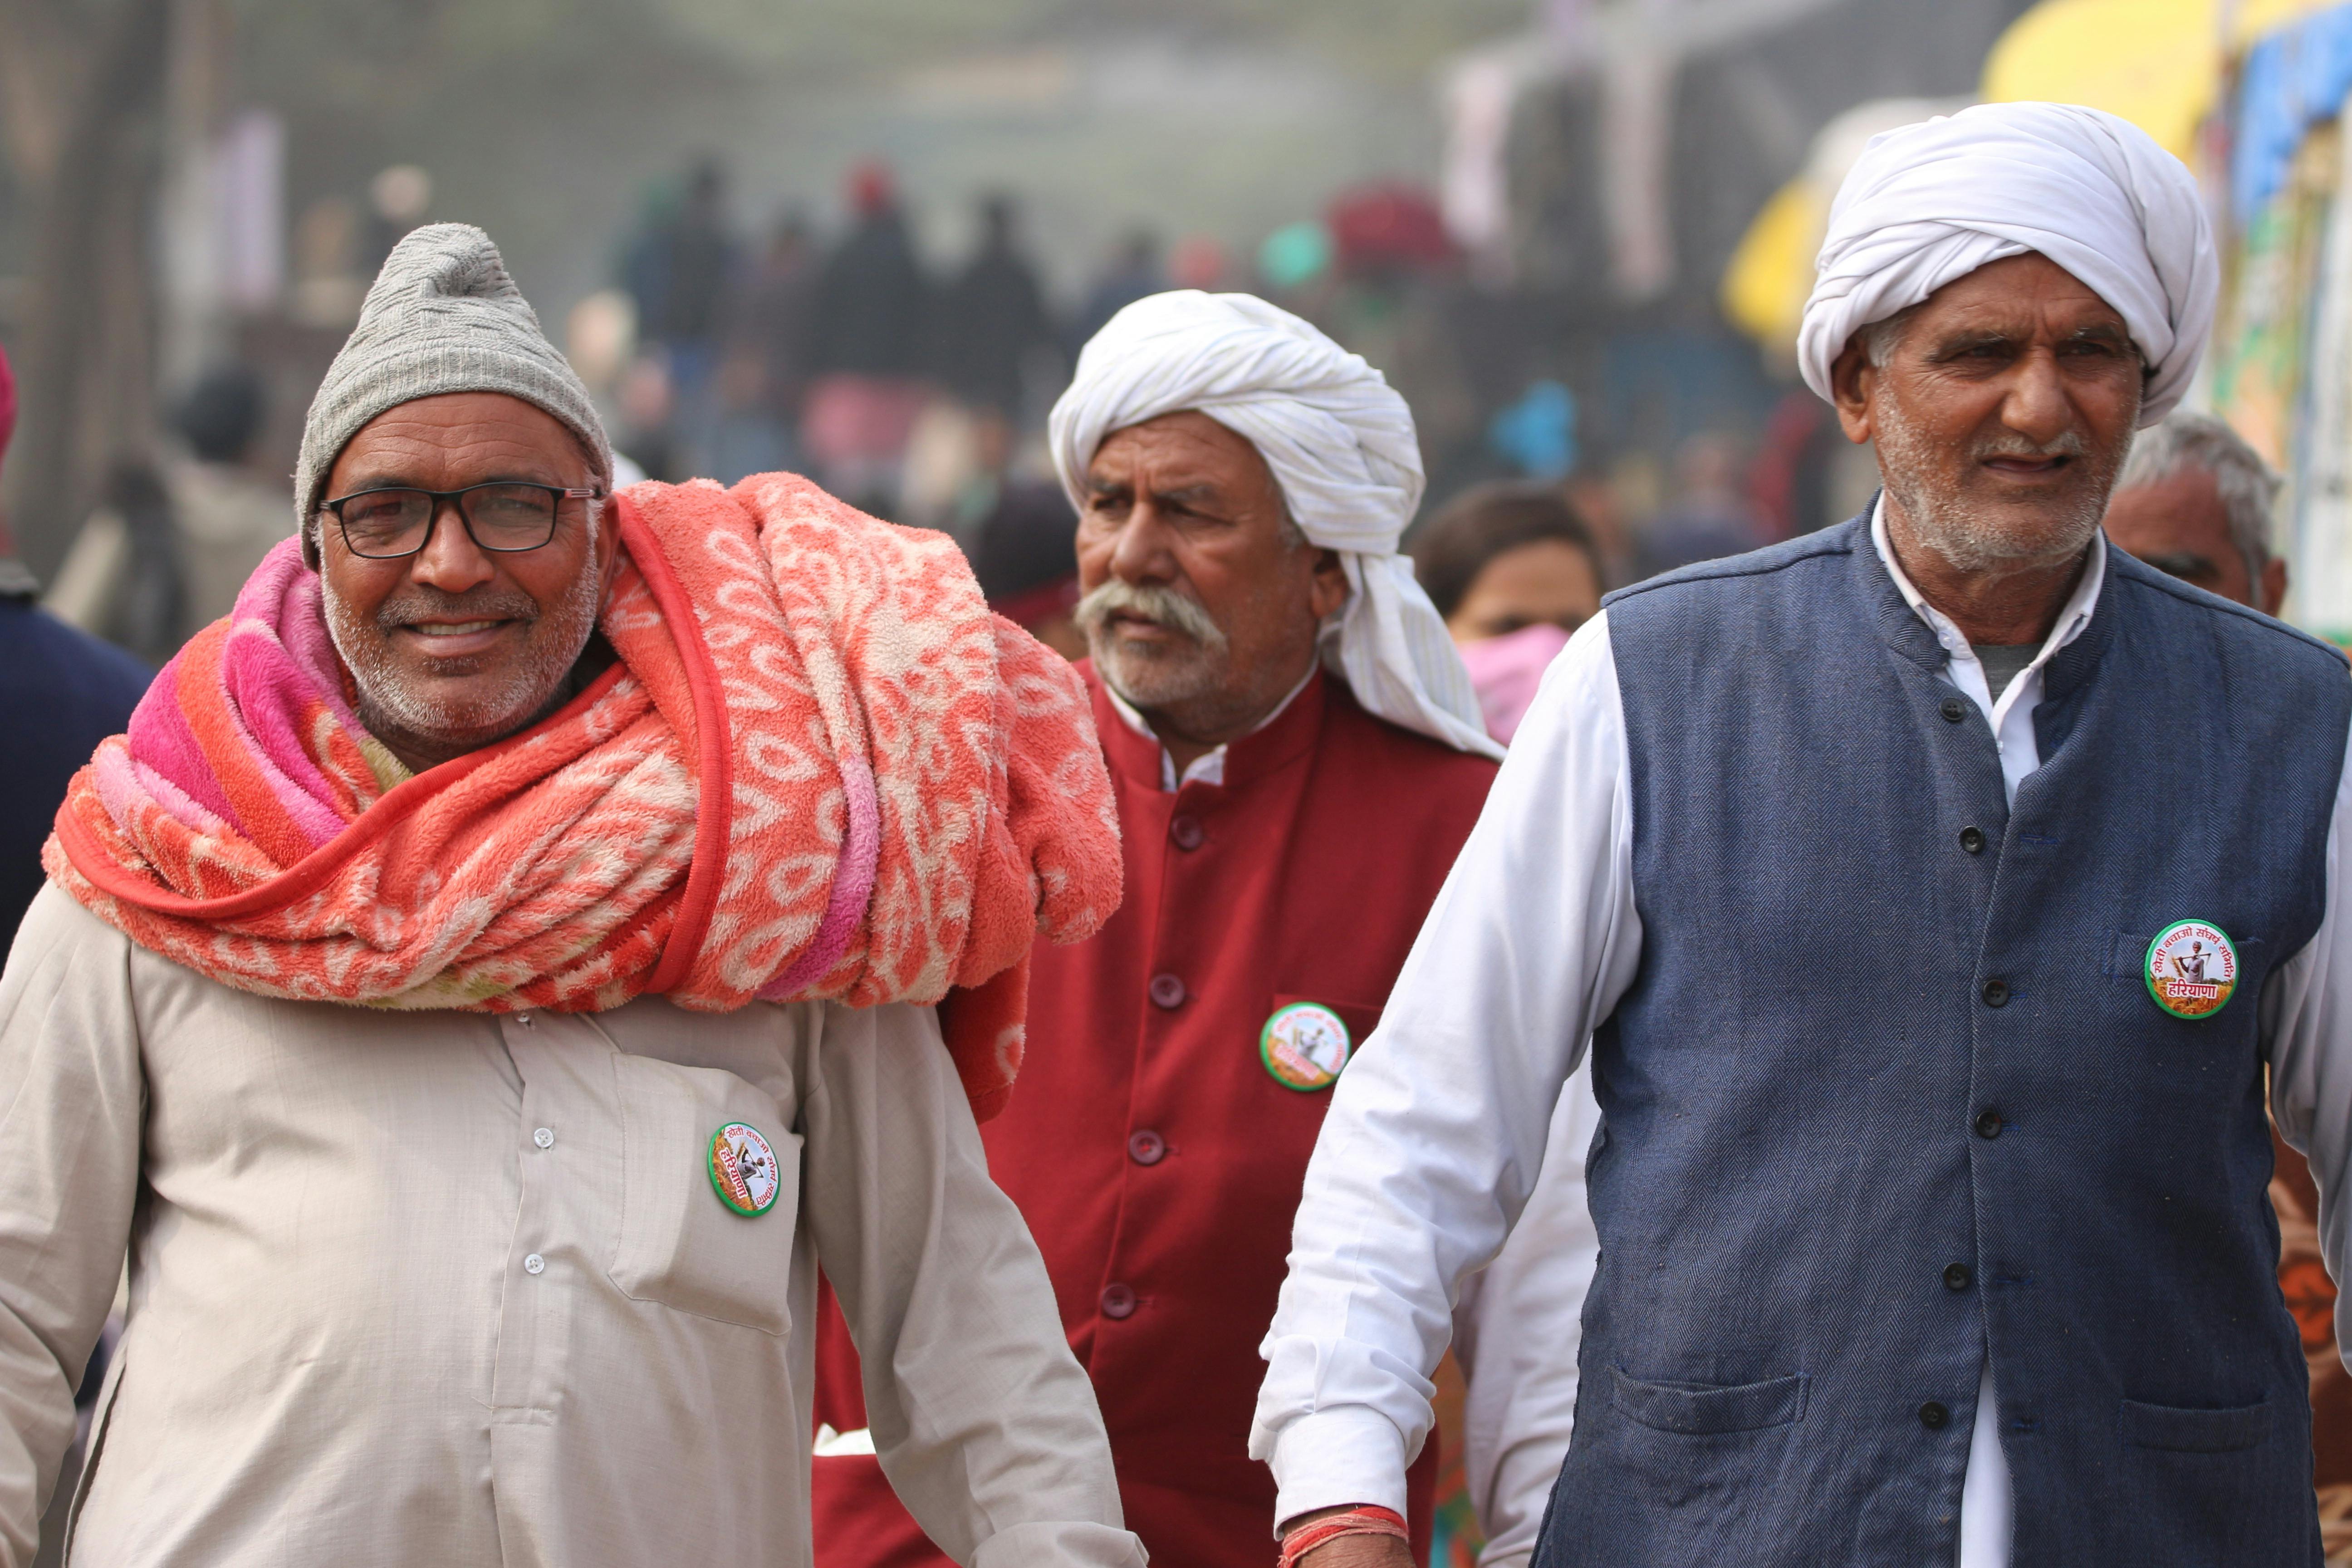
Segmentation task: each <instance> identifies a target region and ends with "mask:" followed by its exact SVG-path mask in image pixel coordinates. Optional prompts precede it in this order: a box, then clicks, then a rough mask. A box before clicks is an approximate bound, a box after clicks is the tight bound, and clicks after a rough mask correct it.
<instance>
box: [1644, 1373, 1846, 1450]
mask: <svg viewBox="0 0 2352 1568" xmlns="http://www.w3.org/2000/svg"><path fill="white" fill-rule="evenodd" d="M1610 1370H1611V1372H1612V1373H1613V1374H1614V1376H1615V1378H1616V1383H1615V1384H1614V1386H1613V1387H1612V1389H1611V1392H1610V1396H1609V1402H1610V1403H1611V1404H1612V1405H1615V1406H1616V1407H1617V1409H1618V1410H1619V1411H1620V1412H1621V1413H1622V1414H1623V1415H1625V1416H1626V1417H1627V1418H1628V1419H1630V1420H1633V1421H1637V1422H1639V1423H1640V1424H1641V1425H1643V1426H1647V1427H1650V1428H1651V1429H1652V1430H1654V1431H1658V1432H1678V1433H1681V1434H1683V1435H1684V1436H1690V1437H1706V1436H1715V1435H1717V1434H1718V1433H1723V1432H1753V1431H1756V1430H1757V1429H1759V1428H1760V1427H1765V1426H1786V1425H1788V1424H1789V1423H1790V1422H1791V1421H1799V1420H1802V1419H1803V1418H1804V1414H1805V1377H1804V1374H1803V1373H1798V1374H1797V1375H1796V1376H1794V1377H1775V1378H1771V1379H1769V1380H1767V1381H1766V1382H1763V1383H1742V1384H1734V1385H1732V1386H1730V1387H1727V1388H1726V1387H1715V1386H1711V1385H1709V1384H1703V1383H1643V1381H1641V1380H1640V1379H1639V1378H1635V1377H1628V1376H1627V1375H1626V1374H1625V1373H1624V1370H1623V1369H1622V1368H1619V1367H1612V1368H1611V1369H1610Z"/></svg>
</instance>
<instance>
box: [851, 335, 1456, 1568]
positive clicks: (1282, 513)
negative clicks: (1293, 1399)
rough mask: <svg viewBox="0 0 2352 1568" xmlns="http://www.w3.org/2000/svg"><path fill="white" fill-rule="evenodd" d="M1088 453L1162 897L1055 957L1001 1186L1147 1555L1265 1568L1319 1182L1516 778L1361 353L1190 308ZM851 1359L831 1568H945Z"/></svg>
mask: <svg viewBox="0 0 2352 1568" xmlns="http://www.w3.org/2000/svg"><path fill="white" fill-rule="evenodd" d="M1053 437H1054V450H1055V463H1056V465H1057V467H1058V468H1059V469H1060V471H1061V476H1062V481H1063V484H1064V485H1065V487H1066V489H1068V490H1069V492H1070V496H1071V499H1072V500H1073V501H1074V502H1075V503H1076V506H1077V508H1078V511H1079V524H1078V533H1077V557H1078V571H1079V582H1080V586H1081V588H1082V589H1083V590H1084V597H1083V598H1082V599H1081V601H1080V603H1079V605H1078V609H1077V619H1078V622H1079V625H1080V626H1082V628H1083V629H1084V630H1085V632H1086V635H1087V644H1088V647H1089V648H1090V649H1091V650H1092V653H1093V665H1092V668H1090V669H1089V670H1088V671H1087V683H1088V685H1089V686H1090V687H1091V688H1092V690H1093V696H1094V710H1095V723H1096V727H1097V730H1098V731H1100V733H1101V736H1102V742H1103V750H1104V752H1105V755H1106V756H1107V758H1108V761H1109V763H1110V771H1111V777H1112V782H1113V784H1114V786H1115V790H1116V793H1117V795H1118V812H1119V826H1120V829H1121V833H1122V837H1123V838H1124V841H1125V854H1126V869H1127V897H1126V902H1125V903H1124V905H1123V906H1122V907H1121V909H1120V910H1119V911H1118V914H1117V915H1116V916H1115V917H1113V919H1112V920H1111V921H1110V923H1109V924H1108V926H1107V927H1105V929H1104V930H1103V931H1102V933H1101V934H1100V935H1099V936H1097V937H1096V938H1095V939H1093V940H1092V941H1090V942H1084V943H1081V944H1078V945H1076V946H1074V947H1069V948H1054V947H1050V946H1041V947H1040V948H1038V949H1037V951H1036V953H1035V955H1034V960H1033V962H1034V970H1033V972H1032V979H1031V989H1030V1012H1029V1032H1028V1038H1029V1051H1028V1057H1027V1062H1026V1065H1025V1066H1024V1068H1023V1072H1022V1078H1021V1083H1020V1087H1019V1089H1018V1090H1017V1091H1016V1092H1015V1094H1014V1095H1013V1102H1012V1105H1011V1107H1010V1108H1009V1109H1008V1110H1006V1111H1005V1112H1004V1113H1003V1115H1002V1116H1001V1117H999V1118H998V1119H997V1120H995V1121H992V1122H991V1123H989V1124H988V1125H987V1126H986V1127H985V1128H984V1129H983V1130H982V1131H983V1137H984V1139H985V1141H986V1142H987V1145H988V1156H989V1168H990V1171H991V1173H992V1174H993V1175H994V1177H995V1178H996V1180H997V1182H998V1183H999V1184H1001V1185H1002V1186H1003V1188H1004V1190H1005V1191H1006V1192H1007V1193H1008V1194H1011V1195H1012V1197H1013V1201H1014V1202H1015V1203H1017V1204H1018V1205H1020V1207H1021V1211H1022V1213H1023V1214H1024V1215H1025V1216H1026V1217H1027V1219H1028V1221H1029V1226H1030V1228H1031V1230H1032V1231H1033V1232H1034V1234H1035V1236H1036V1238H1037V1243H1038V1246H1039V1247H1040V1248H1041V1249H1042V1250H1043V1252H1044V1253H1045V1260H1046V1265H1047V1268H1048V1270H1049V1272H1050V1273H1051V1275H1052V1277H1053V1281H1054V1290H1055V1297H1056V1298H1057V1299H1058V1300H1059V1302H1060V1305H1061V1310H1062V1321H1063V1323H1064V1325H1065V1327H1066V1328H1067V1330H1068V1331H1069V1336H1070V1345H1071V1348H1072V1349H1073V1350H1074V1351H1075V1352H1076V1354H1077V1357H1078V1360H1079V1361H1080V1363H1083V1364H1084V1365H1085V1366H1086V1367H1087V1371H1088V1373H1090V1375H1091V1376H1092V1378H1093V1380H1094V1386H1095V1393H1096V1395H1097V1399H1099V1401H1100V1402H1101V1405H1102V1411H1103V1417H1104V1421H1105V1424H1106V1426H1108V1430H1109V1433H1110V1440H1111V1451H1112V1457H1113V1458H1114V1460H1115V1461H1116V1463H1117V1466H1118V1479H1119V1488H1120V1494H1121V1498H1122V1500H1123V1501H1124V1504H1125V1507H1126V1512H1127V1524H1128V1528H1129V1529H1130V1530H1132V1531H1135V1532H1136V1533H1137V1534H1138V1535H1139V1536H1140V1537H1141V1538H1142V1540H1143V1542H1144V1544H1145V1546H1146V1548H1147V1549H1148V1550H1149V1551H1150V1552H1151V1554H1152V1556H1153V1558H1154V1559H1155V1560H1156V1561H1158V1562H1160V1563H1171V1564H1179V1565H1181V1568H1215V1565H1223V1564H1234V1565H1236V1568H1238V1565H1242V1564H1247V1565H1249V1568H1263V1565H1264V1564H1265V1563H1268V1562H1270V1561H1271V1560H1272V1557H1273V1554H1274V1550H1275V1544H1274V1542H1273V1539H1272V1536H1271V1534H1270V1531H1269V1521H1271V1519H1272V1518H1273V1513H1274V1503H1275V1496H1274V1493H1275V1489H1274V1481H1273V1478H1272V1477H1271V1475H1270V1474H1269V1473H1268V1472H1267V1471H1266V1470H1265V1468H1264V1467H1263V1466H1261V1465H1259V1464H1257V1463H1256V1462H1255V1461H1253V1460H1252V1459H1251V1458H1249V1457H1248V1453H1247V1441H1248V1433H1249V1420H1250V1411H1251V1405H1252V1402H1253V1400H1254V1398H1255V1392H1256V1387H1257V1384H1258V1382H1259V1380H1260V1378H1261V1376H1262V1375H1263V1363H1261V1362H1260V1360H1259V1355H1258V1342H1259V1340H1260V1339H1261V1338H1262V1337H1263V1335H1264V1333H1265V1326H1266V1324H1267V1322H1268V1321H1269V1320H1270V1319H1271V1318H1272V1316H1273V1312H1274V1305H1275V1298H1276V1293H1277V1291H1278V1290H1279V1289H1280V1288H1281V1284H1282V1279H1283V1273H1284V1264H1285V1258H1286V1254H1287V1251H1288V1248H1289V1245H1290V1222H1291V1214H1292V1211H1293V1210H1294V1209H1295V1208H1296V1207H1297V1203H1298V1195H1299V1189H1300V1184H1301V1181H1302V1179H1303V1177H1304V1174H1305V1171H1306V1166H1307V1155H1308V1154H1309V1153H1310V1152H1312V1150H1313V1148H1314V1145H1315V1138H1316V1133H1317V1131H1318V1130H1319V1129H1320V1127H1321V1126H1322V1122H1323V1112H1324V1108H1325V1106H1326V1105H1327V1104H1328V1101H1329V1098H1330V1096H1329V1092H1328V1091H1329V1089H1330V1086H1331V1084H1332V1083H1333V1081H1334V1080H1335V1079H1337V1078H1338V1076H1339V1072H1340V1071H1341V1070H1342V1069H1343V1068H1345V1066H1346V1063H1347V1059H1348V1058H1349V1055H1350V1054H1351V1053H1352V1052H1353V1051H1354V1050H1355V1048H1356V1047H1359V1046H1360V1045H1361V1044H1362V1043H1363V1040H1364V1038H1365V1037H1366V1036H1367V1035H1369V1034H1370V1032H1371V1029H1372V1027H1373V1026H1374V1025H1375V1024H1376V1023H1377V1022H1378V1021H1379V1018H1380V1014H1381V1006H1382V1005H1383V1004H1384V1003H1385V1002H1386V1000H1387V997H1388V992H1389V986H1390V984H1391V982H1392V981H1393V980H1394V979H1395V977H1396V973H1397V971H1398V969H1399V968H1400V966H1402V963H1403V962H1404V956H1405V952H1406V950H1407V949H1408V948H1409V947H1411V945H1412V939H1413V936H1414V934H1415V933H1416V931H1418V930H1419V928H1420V926H1421V922H1422V919H1423V915H1424V914H1425V913H1426V912H1427V910H1428V909H1429V906H1430V903H1431V902H1432V900H1434V899H1435V897H1436V896H1437V890H1438V888H1439V885H1440V884H1441V883H1442V882H1443V881H1444V878H1445V875H1446V872H1447V870H1448V868H1450V867H1451V866H1452V865H1453V862H1454V852H1455V851H1456V850H1457V849H1458V848H1459V847H1461V845H1462V841H1463V840H1464V838H1465V837H1467V836H1468V834H1469V831H1470V827H1471V825H1472V823H1473V822H1474V821H1475V819H1476V817H1477V815H1478V810H1479V807H1480V805H1482V804H1483V803H1484V801H1485V799H1486V788H1487V785H1488V784H1489V783H1490V781H1491V780H1492V779H1493V777H1494V773H1495V768H1494V763H1493V761H1492V759H1493V758H1494V757H1495V756H1496V755H1497V754H1498V753H1497V751H1496V747H1495V746H1494V744H1493V743H1492V742H1490V741H1488V740H1487V738H1486V733H1485V731H1484V730H1483V729H1481V728H1480V727H1479V722H1478V710H1477V704H1476V700H1475V696H1474V695H1473V694H1472V691H1471V688H1470V682H1469V679H1468V677H1467V676H1466V675H1465V672H1464V670H1463V668H1462V665H1461V662H1460V660H1459V658H1457V657H1456V656H1455V655H1454V651H1453V647H1452V644H1451V643H1450V641H1449V640H1448V638H1447V637H1446V634H1445V629H1444V623H1443V622H1442V621H1441V620H1440V619H1439V617H1438V616H1437V613H1436V611H1435V610H1434V609H1433V607H1432V606H1431V605H1430V603H1429V600H1428V598H1427V596H1426V595H1423V593H1422V591H1421V589H1420V587H1419V586H1418V585H1417V584H1415V583H1414V582H1413V579H1412V569H1411V566H1410V565H1409V564H1408V563H1405V562H1404V561H1402V559H1401V558H1399V557H1398V556H1397V554H1396V543H1397V539H1398V536H1399V534H1400V533H1401V532H1402V529H1403V527H1404V524H1405V523H1406V522H1407V521H1410V520H1411V518H1412V512H1413V508H1414V506H1415V504H1416V503H1417V502H1418V500H1419V499H1420V495H1421V489H1422V471H1421V459H1420V455H1419V451H1418V448H1417V447H1416V444H1415V441H1414V437H1413V430H1412V416H1411V415H1410V414H1409V413H1408V412H1407V411H1406V409H1405V405H1404V402H1403V400H1402V398H1401V397H1399V396H1398V395H1397V394H1396V393H1395V392H1394V391H1393V390H1392V389H1391V388H1390V387H1389V386H1388V385H1387V384H1386V383H1385V382H1384V381H1382V379H1381V375H1380V374H1379V373H1378V372H1377V371H1374V370H1373V369H1371V368H1370V366H1369V365H1367V364H1366V363H1364V362H1363V360H1362V359H1360V358H1359V357H1358V356H1356V355H1354V354H1349V353H1345V352H1344V351H1342V350H1341V349H1340V348H1339V346H1338V345H1337V344H1335V343H1333V342H1331V341H1330V340H1329V339H1328V338H1327V337H1325V336H1324V335H1323V334H1322V333H1320V332H1318V331H1316V330H1315V329H1314V328H1313V327H1311V326H1308V325H1307V323H1306V322H1304V321H1299V320H1298V319H1297V317H1295V316H1291V315H1289V314H1287V313H1286V312H1284V311H1281V310H1276V309H1275V308H1273V307H1272V306H1270V305H1267V304H1265V303H1264V302H1263V301H1261V300H1255V299H1252V298H1250V297H1248V296H1246V295H1238V294H1228V295H1206V294H1200V293H1193V292H1189V291H1187V292H1181V293H1171V294H1161V295H1156V296H1153V297H1151V298H1150V299H1146V300H1139V301H1138V302H1137V303H1135V304H1133V305H1130V306H1129V307H1128V308H1127V309H1126V310H1123V311H1121V312H1120V313H1119V314H1118V316H1117V317H1115V318H1114V319H1113V320H1112V321H1111V322H1110V324H1109V325H1108V326H1107V327H1105V328H1104V329H1103V331H1101V333H1099V334H1098V335H1097V337H1096V338H1095V340H1094V341H1093V342H1090V343H1089V344H1088V345H1087V349H1086V352H1085V353H1084V354H1083V355H1082V356H1081V357H1080V359H1079V362H1078V367H1077V374H1076V380H1075V382H1074V383H1073V384H1072V385H1071V388H1070V390H1069V391H1068V392H1067V393H1066V395H1064V396H1063V398H1062V400H1061V402H1060V403H1059V404H1058V405H1055V410H1054V416H1053ZM818 1362H819V1371H818V1396H817V1418H818V1420H819V1421H820V1423H822V1426H823V1427H824V1428H830V1429H831V1430H830V1431H827V1430H824V1429H822V1428H821V1429H820V1431H819V1434H818V1447H817V1452H818V1454H819V1456H820V1457H819V1458H818V1459H817V1460H816V1479H815V1483H814V1504H815V1537H816V1550H817V1559H818V1562H819V1563H820V1564H822V1565H823V1568H911V1565H913V1564H926V1565H931V1564H939V1563H944V1562H945V1561H946V1559H945V1558H944V1557H943V1556H942V1555H941V1554H940V1552H938V1550H937V1549H936V1548H935V1547H933V1546H932V1545H931V1544H930V1543H929V1542H928V1541H926V1540H925V1539H924V1538H923V1536H922V1533H921V1531H919V1530H918V1529H917V1527H916V1526H915V1524H914V1522H913V1521H912V1520H911V1519H909V1518H908V1515H907V1513H906V1512H905V1510H903V1509H901V1508H900V1507H899V1506H898V1500H897V1499H896V1498H895V1497H894V1496H892V1494H891V1492H890V1489H889V1485H888V1483H887V1480H886V1479H885V1478H884V1476H883V1474H882V1472H881V1470H880V1468H879V1467H878V1465H877V1461H876V1460H875V1459H874V1458H872V1457H871V1455H872V1443H871V1440H870V1436H869V1435H868V1434H866V1432H865V1431H864V1430H863V1428H864V1427H865V1426H866V1415H865V1410H864V1407H863V1405H862V1404H861V1402H860V1400H859V1398H858V1392H857V1391H858V1372H857V1363H856V1352H855V1351H854V1350H853V1349H852V1347H851V1345H850V1342H849V1339H848V1336H847V1334H846V1333H845V1332H844V1331H843V1330H842V1329H841V1326H840V1323H839V1321H838V1320H837V1319H836V1318H833V1317H830V1316H828V1318H827V1319H826V1321H825V1324H824V1328H823V1330H822V1331H821V1337H820V1343H819V1349H818ZM1002 1392H1003V1394H1007V1395H1010V1394H1012V1392H1013V1391H1012V1390H1009V1389H1008V1390H1003V1391H1002ZM914 1414H915V1416H916V1418H917V1419H920V1417H921V1414H922V1413H921V1412H919V1411H917V1412H915V1413H914ZM888 1446H889V1445H888V1444H887V1443H886V1444H885V1445H884V1447H888ZM1435 1461H1436V1451H1435V1445H1434V1444H1432V1445H1429V1446H1427V1447H1425V1448H1424V1450H1423V1454H1422V1456H1421V1458H1420V1460H1419V1462H1418V1463H1417V1464H1416V1465H1415V1466H1414V1468H1413V1470H1412V1484H1411V1487H1410V1489H1409V1492H1410V1495H1409V1507H1408V1510H1407V1518H1408V1521H1409V1524H1410V1528H1411V1531H1412V1536H1413V1539H1414V1541H1415V1542H1416V1546H1417V1548H1418V1547H1420V1546H1425V1544H1426V1542H1427V1537H1428V1524H1429V1520H1428V1514H1429V1509H1428V1502H1429V1495H1430V1482H1431V1479H1432V1477H1433V1473H1434V1469H1435Z"/></svg>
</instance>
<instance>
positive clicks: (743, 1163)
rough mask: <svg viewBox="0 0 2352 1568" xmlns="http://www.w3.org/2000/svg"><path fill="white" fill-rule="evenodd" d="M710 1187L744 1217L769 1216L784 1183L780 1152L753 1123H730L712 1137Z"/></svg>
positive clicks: (724, 1202) (722, 1201)
mask: <svg viewBox="0 0 2352 1568" xmlns="http://www.w3.org/2000/svg"><path fill="white" fill-rule="evenodd" d="M709 1164H710V1187H711V1190H712V1191H713V1192H715V1193H717V1194H719V1202H720V1203H723V1204H725V1205H727V1206H728V1207H729V1208H730V1209H733V1210H734V1211H735V1212H736V1213H737V1214H740V1215H762V1214H766V1213H767V1212H768V1211H769V1210H770V1209H772V1208H773V1207H774V1206H775V1205H776V1194H777V1192H778V1191H779V1190H781V1189H782V1185H783V1183H782V1179H781V1178H780V1177H779V1175H778V1174H777V1171H776V1151H775V1149H774V1148H773V1147H772V1146H771V1145H770V1143H769V1142H768V1141H767V1139H765V1138H764V1137H762V1136H761V1134H760V1130H759V1129H758V1128H756V1127H753V1126H751V1124H750V1123H749V1122H743V1121H730V1122H729V1123H728V1124H727V1125H726V1126H724V1127H721V1128H720V1129H719V1131H716V1132H713V1133H712V1134H711V1135H710V1161H709Z"/></svg>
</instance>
